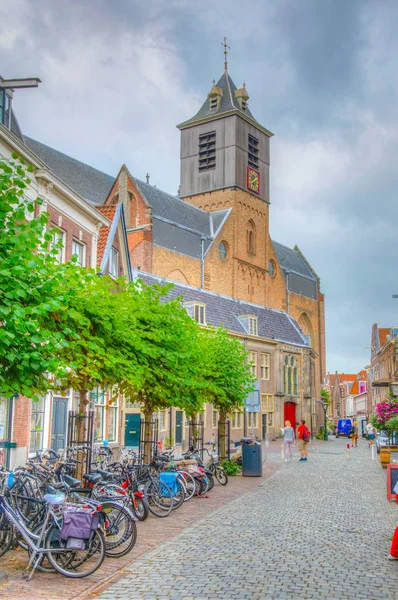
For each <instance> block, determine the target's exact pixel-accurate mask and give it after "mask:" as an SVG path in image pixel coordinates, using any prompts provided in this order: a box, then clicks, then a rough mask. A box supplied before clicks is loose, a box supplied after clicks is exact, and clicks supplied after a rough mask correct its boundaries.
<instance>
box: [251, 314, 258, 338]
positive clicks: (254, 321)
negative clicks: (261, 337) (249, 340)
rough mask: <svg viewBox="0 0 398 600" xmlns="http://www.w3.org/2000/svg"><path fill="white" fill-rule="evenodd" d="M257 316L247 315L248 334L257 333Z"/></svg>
mask: <svg viewBox="0 0 398 600" xmlns="http://www.w3.org/2000/svg"><path fill="white" fill-rule="evenodd" d="M257 331H258V329H257V317H249V333H250V335H258V333H257Z"/></svg>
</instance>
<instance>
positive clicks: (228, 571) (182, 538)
mask: <svg viewBox="0 0 398 600" xmlns="http://www.w3.org/2000/svg"><path fill="white" fill-rule="evenodd" d="M345 448H346V440H345V439H340V440H335V439H334V438H332V439H331V441H330V442H329V443H327V444H324V445H320V449H319V453H316V452H315V451H314V448H312V450H311V452H310V456H309V460H308V462H302V463H301V462H298V456H297V451H296V457H295V459H294V461H293V462H291V463H287V464H286V466H285V465H284V466H283V467H282V469H280V470H279V471H278V472H276V473H275V474H274V476H273V477H272V478H270V479H268V480H267V481H265V482H264V484H263V485H262V486H261V487H259V488H256V489H255V491H253V492H252V493H250V494H247V495H245V496H242V497H241V498H238V499H236V500H234V501H232V502H230V503H228V504H227V505H226V506H224V507H222V508H220V509H218V510H216V511H214V512H212V513H211V514H210V515H209V516H208V517H206V518H204V519H202V520H201V521H199V522H197V523H196V524H194V525H192V526H190V527H189V528H187V529H185V531H183V532H182V533H180V534H179V535H178V536H176V537H174V538H173V539H171V540H169V541H167V542H165V543H163V544H161V545H160V546H158V547H157V548H156V549H155V550H152V551H150V552H149V553H147V554H146V555H145V556H143V557H141V558H139V559H138V560H137V561H135V562H134V563H133V564H132V565H131V566H129V567H127V568H126V569H125V575H124V576H123V578H122V579H120V580H119V581H118V582H117V583H115V584H114V585H112V586H111V587H110V588H109V589H108V590H107V591H106V592H104V593H103V594H102V596H101V598H102V600H117V599H120V600H122V599H132V600H138V599H143V600H150V599H153V600H155V599H157V600H166V599H168V600H180V599H181V600H182V599H184V600H193V599H195V600H200V599H203V600H204V599H206V600H211V599H214V600H216V599H228V600H233V599H242V600H244V599H248V600H249V599H250V600H260V599H268V598H270V599H271V598H272V599H275V600H282V599H285V598H286V599H288V598H289V599H296V598H315V599H316V598H335V599H344V600H347V599H351V598H352V599H354V598H369V599H370V598H372V599H379V598H380V600H381V599H383V600H397V598H398V564H397V563H395V562H390V561H388V560H387V555H388V551H389V547H390V543H391V542H390V540H389V538H391V536H392V533H393V531H394V528H395V526H396V525H397V515H398V512H397V505H396V504H395V503H391V504H388V502H387V500H386V482H385V479H386V477H385V473H384V472H383V471H382V470H381V468H380V464H379V462H378V460H377V459H376V460H375V461H374V462H372V460H371V454H370V450H368V448H367V443H366V441H365V440H360V446H359V448H355V449H352V450H351V460H350V461H348V460H347V459H346V449H345ZM269 458H270V460H271V461H272V460H273V457H272V455H271V456H269ZM274 460H277V459H276V457H275V458H274Z"/></svg>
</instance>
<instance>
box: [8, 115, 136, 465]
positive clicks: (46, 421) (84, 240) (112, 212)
mask: <svg viewBox="0 0 398 600" xmlns="http://www.w3.org/2000/svg"><path fill="white" fill-rule="evenodd" d="M6 125H7V126H6ZM14 152H17V153H18V155H19V156H20V157H21V158H23V159H24V160H25V161H26V164H27V165H31V166H32V167H33V169H34V171H33V173H30V174H29V177H30V179H31V184H30V186H29V187H28V189H27V190H26V192H25V195H26V197H27V198H28V199H30V200H35V199H36V198H40V199H41V200H42V201H43V204H42V205H41V206H39V205H37V206H36V215H37V214H38V212H39V211H46V212H47V213H49V215H50V217H49V220H50V226H51V227H54V228H56V229H57V232H56V233H55V234H54V238H53V243H56V242H57V241H59V240H60V241H61V243H62V246H63V247H62V248H60V250H59V255H58V260H59V261H60V262H65V261H68V260H70V259H71V257H72V256H73V255H75V256H76V257H77V262H78V264H79V265H80V266H82V267H98V269H99V271H100V272H101V273H103V274H110V275H111V276H113V277H118V276H121V275H126V276H127V277H129V278H130V277H131V267H130V255H129V252H128V247H127V236H126V226H125V222H124V213H123V206H122V205H121V204H120V205H114V206H110V207H102V206H100V207H97V206H95V205H94V203H93V202H92V198H91V197H90V193H89V190H85V189H84V185H87V182H86V181H85V180H84V177H81V181H82V188H81V189H80V190H76V189H73V188H71V187H70V186H69V185H68V184H67V183H66V182H65V178H64V179H62V178H60V177H59V176H58V175H57V174H55V173H54V171H53V170H52V169H51V168H50V167H49V166H48V165H47V164H46V162H45V157H44V158H43V156H41V157H40V156H38V155H37V154H36V152H35V146H34V144H33V143H32V142H31V140H30V139H29V138H27V137H25V136H24V135H23V134H22V132H21V129H20V127H19V125H18V122H17V120H16V118H15V115H14V114H13V113H12V119H11V123H10V122H9V121H7V122H6V124H4V123H1V122H0V156H1V157H4V158H10V157H11V155H12V153H14ZM85 168H86V170H87V169H89V167H85ZM108 400H109V398H107V397H106V394H105V395H104V394H99V395H98V394H96V395H92V397H91V406H92V408H94V410H95V421H96V434H97V436H99V437H102V439H104V438H105V437H107V438H109V439H111V440H115V441H116V440H120V437H121V412H120V411H119V404H118V403H117V402H116V403H115V404H109V403H108ZM120 405H121V402H120ZM77 406H78V397H77V395H76V393H74V392H73V391H72V390H65V391H64V392H63V393H62V394H47V395H46V396H43V397H42V398H40V400H39V401H38V402H32V401H31V400H30V399H29V398H26V397H24V396H17V397H13V398H11V399H10V398H2V400H1V402H0V448H1V450H0V452H1V454H0V460H1V461H2V462H3V463H4V462H7V463H8V464H9V465H10V466H15V465H18V464H24V462H25V461H26V458H27V456H28V454H30V453H34V452H35V451H37V450H39V449H41V448H43V447H52V448H54V449H55V450H56V449H59V448H63V447H65V443H66V434H67V421H68V411H69V410H72V409H75V408H77ZM27 415H28V418H27ZM10 443H11V444H12V445H13V447H12V449H10V450H9V451H7V450H6V448H7V447H9V445H10Z"/></svg>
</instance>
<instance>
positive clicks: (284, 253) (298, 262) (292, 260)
mask: <svg viewBox="0 0 398 600" xmlns="http://www.w3.org/2000/svg"><path fill="white" fill-rule="evenodd" d="M272 244H273V246H274V250H275V253H276V256H277V258H278V261H279V264H280V266H281V268H282V269H283V270H284V271H292V272H293V273H298V274H299V275H303V276H304V277H308V278H309V279H312V280H313V281H316V277H315V275H314V273H313V272H312V271H311V270H310V269H309V268H308V266H307V265H306V263H305V261H304V260H303V258H302V257H301V256H300V254H299V253H298V252H296V250H292V249H291V248H288V247H287V246H284V245H283V244H280V243H279V242H275V241H274V240H272Z"/></svg>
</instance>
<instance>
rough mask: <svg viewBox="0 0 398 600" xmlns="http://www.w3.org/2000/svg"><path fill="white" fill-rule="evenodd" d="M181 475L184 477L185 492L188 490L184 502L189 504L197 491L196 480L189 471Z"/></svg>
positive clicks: (181, 472) (182, 472)
mask: <svg viewBox="0 0 398 600" xmlns="http://www.w3.org/2000/svg"><path fill="white" fill-rule="evenodd" d="M180 474H181V475H182V477H184V482H185V490H186V491H185V498H184V502H187V501H188V500H190V499H191V498H192V496H193V495H194V494H195V489H196V488H195V479H194V478H193V477H192V475H191V474H190V473H188V472H187V471H180Z"/></svg>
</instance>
